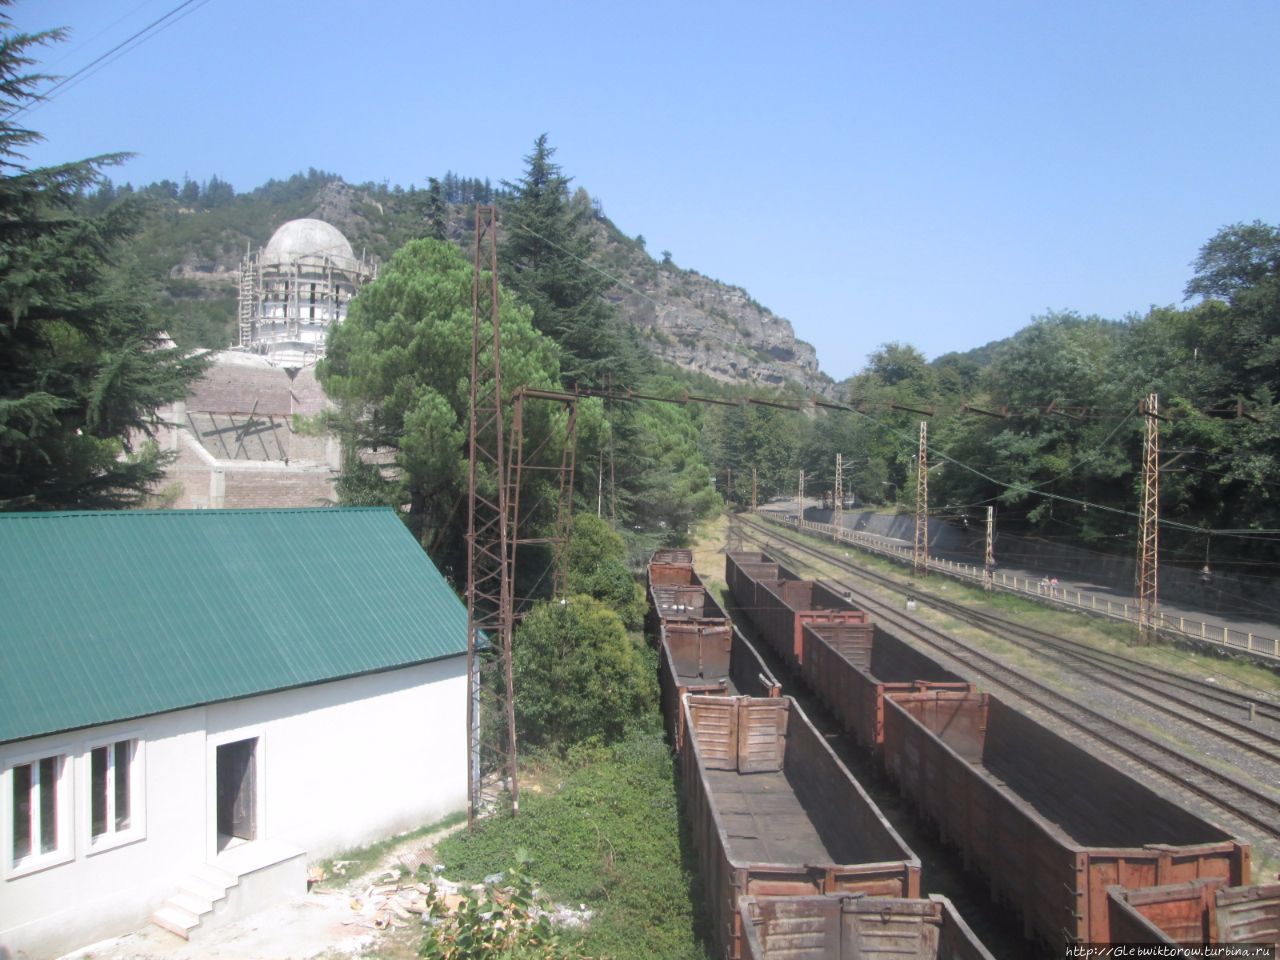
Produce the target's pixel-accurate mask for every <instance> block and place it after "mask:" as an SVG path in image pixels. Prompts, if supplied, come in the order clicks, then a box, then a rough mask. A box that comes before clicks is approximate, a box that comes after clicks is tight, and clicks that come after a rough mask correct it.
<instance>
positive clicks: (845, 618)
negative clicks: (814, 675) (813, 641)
mask: <svg viewBox="0 0 1280 960" xmlns="http://www.w3.org/2000/svg"><path fill="white" fill-rule="evenodd" d="M775 570H776V573H777V575H778V577H783V579H777V578H770V577H766V576H764V574H768V573H773V572H775ZM788 577H789V574H788V572H787V571H785V570H783V569H782V568H780V567H778V565H777V564H775V563H773V562H772V561H771V560H769V559H768V558H767V557H766V555H765V554H761V553H746V554H743V553H729V554H726V555H725V580H726V581H727V582H728V583H729V591H730V593H731V594H732V596H733V602H734V603H735V604H737V606H738V608H739V609H740V610H742V611H743V613H745V614H746V615H747V618H748V619H749V620H750V621H751V622H752V623H753V624H754V625H755V627H756V630H757V631H759V633H760V636H761V637H762V638H763V639H764V640H765V642H766V643H768V644H769V646H771V647H772V648H773V649H774V651H775V652H776V653H777V654H778V656H779V657H781V658H782V660H783V661H784V662H785V663H786V664H787V666H789V667H790V668H791V669H793V670H797V671H799V670H800V669H801V668H802V666H803V664H804V657H805V637H804V627H805V625H806V624H813V625H819V624H821V625H824V626H827V627H828V634H827V635H828V637H830V638H831V640H832V641H834V642H837V643H839V642H842V641H847V642H849V643H853V644H869V643H870V638H871V634H872V626H871V623H870V622H869V621H868V619H867V614H866V612H865V611H863V610H858V609H856V608H855V607H853V606H852V605H851V604H850V603H849V602H848V601H847V600H845V599H844V597H842V596H840V595H839V594H837V593H835V592H834V591H833V590H830V589H828V588H827V587H824V586H823V585H822V584H820V583H818V582H816V581H814V580H798V579H794V578H788ZM837 638H840V639H837Z"/></svg>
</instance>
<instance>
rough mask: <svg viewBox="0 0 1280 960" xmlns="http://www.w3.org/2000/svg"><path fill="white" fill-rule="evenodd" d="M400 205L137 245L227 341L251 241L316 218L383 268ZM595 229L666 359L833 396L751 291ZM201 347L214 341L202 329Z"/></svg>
mask: <svg viewBox="0 0 1280 960" xmlns="http://www.w3.org/2000/svg"><path fill="white" fill-rule="evenodd" d="M406 198H412V194H407V193H405V192H403V191H398V190H397V191H387V190H375V191H371V190H368V189H366V188H361V187H354V186H351V185H350V184H347V183H344V182H342V181H340V180H337V181H331V182H329V183H326V184H324V185H323V186H321V187H320V188H319V189H317V190H314V191H312V192H310V193H309V194H308V195H307V196H306V197H301V198H295V199H293V200H291V202H289V203H287V204H283V203H279V202H275V203H274V208H273V205H272V201H271V200H269V199H268V198H266V197H263V198H262V199H260V200H259V199H257V198H256V195H255V194H246V195H242V196H240V197H237V198H236V201H235V203H236V204H237V207H238V208H240V207H243V210H239V209H238V210H237V211H235V212H239V213H241V215H240V216H234V215H232V213H233V212H228V211H193V210H183V209H181V208H174V209H172V210H167V211H164V212H163V213H162V214H161V217H162V218H163V219H164V220H165V222H166V223H167V224H168V226H169V228H170V229H168V230H164V229H161V230H159V231H158V234H159V235H154V236H152V237H151V238H149V239H148V238H147V237H146V236H144V237H143V242H144V243H146V242H150V243H151V244H153V245H157V244H158V245H159V249H156V250H154V251H152V252H151V258H152V260H153V262H155V261H156V260H159V261H160V262H166V260H165V258H166V257H167V258H168V259H167V263H168V264H171V266H170V267H169V268H168V270H167V278H166V279H167V283H168V292H169V296H170V301H169V304H168V307H169V308H171V310H172V312H173V313H174V314H175V315H176V316H180V315H181V314H182V312H183V311H184V310H185V311H187V312H188V313H190V312H191V310H192V308H193V306H195V305H199V307H200V309H201V312H202V313H203V314H205V315H206V316H209V317H213V316H216V315H217V314H219V313H220V312H222V311H225V314H226V328H225V335H226V336H227V337H229V336H231V335H232V333H233V325H232V320H233V317H234V315H235V291H236V275H237V274H236V271H237V270H238V268H239V265H240V259H241V257H243V255H244V252H245V248H246V244H252V245H253V246H254V247H255V248H256V247H258V246H260V245H261V244H263V243H265V242H266V241H267V239H268V238H269V237H270V235H271V232H272V231H273V230H274V229H275V228H276V227H278V226H279V225H280V224H281V223H283V222H284V221H286V220H290V219H295V218H297V217H314V218H316V219H319V220H324V221H326V222H328V223H331V224H333V225H334V226H335V227H337V228H338V229H339V230H341V231H342V232H343V234H344V235H345V236H346V237H347V239H348V240H350V242H351V245H352V247H353V248H354V249H355V250H356V251H357V252H360V251H362V250H367V251H368V252H370V253H372V254H375V255H377V256H379V257H382V258H383V259H386V258H388V257H390V256H391V254H392V253H393V252H394V251H395V249H396V248H397V247H398V246H399V245H400V244H401V243H403V242H404V241H405V240H407V239H409V237H411V236H412V235H413V232H414V227H415V224H416V222H417V221H416V218H415V211H414V208H413V201H412V199H406ZM257 205H265V209H261V208H258V206H257ZM451 213H452V218H451V219H452V222H451V224H450V236H451V239H454V240H455V241H456V242H458V243H459V245H460V246H462V247H463V249H464V250H467V251H468V252H469V251H470V243H471V233H470V226H469V217H470V215H471V208H470V207H463V206H458V207H455V208H453V209H452V211H451ZM179 220H181V221H185V222H183V223H182V224H181V229H180V230H178V231H175V230H173V229H172V227H173V225H174V224H175V223H176V222H177V221H179ZM206 222H207V229H205V224H206ZM594 225H595V226H594V229H595V230H596V233H597V241H598V242H597V243H596V245H595V246H596V258H597V265H598V266H599V268H600V269H601V270H603V271H605V272H606V273H607V274H608V275H609V276H611V277H615V278H617V280H618V283H617V284H615V286H614V287H613V288H612V290H611V291H610V292H609V294H608V296H609V298H610V300H612V301H613V302H614V304H615V305H616V306H617V308H618V310H619V311H620V313H621V315H622V316H623V317H624V318H625V319H626V320H627V321H629V322H630V323H632V324H633V325H634V326H635V327H636V328H637V330H638V331H639V332H640V335H641V338H642V340H643V342H644V343H646V344H647V345H648V346H649V347H650V349H652V350H653V352H654V354H656V355H657V356H658V357H659V358H660V359H661V360H663V361H665V362H667V363H670V364H673V365H675V366H678V367H680V368H682V369H685V370H691V371H695V372H697V373H701V374H704V375H706V376H708V377H711V378H713V379H715V380H719V381H722V382H724V383H731V384H740V385H744V386H760V387H775V388H782V387H786V386H787V385H788V384H794V385H798V386H799V387H800V388H801V389H803V390H804V391H806V392H809V393H818V394H823V395H830V393H831V391H832V390H833V389H834V383H833V382H832V380H831V379H830V378H829V377H827V376H826V375H825V374H823V373H822V372H821V371H820V370H819V368H818V358H817V355H816V353H815V352H814V349H813V347H812V346H811V345H810V344H808V343H805V342H804V341H803V340H798V339H796V336H795V331H794V330H793V329H792V327H791V324H790V323H789V322H788V321H787V320H786V319H784V318H782V317H779V316H777V315H776V314H774V313H773V312H772V311H771V310H769V309H768V308H767V307H765V306H763V305H761V304H759V303H757V302H756V301H755V300H754V299H752V297H751V296H750V295H749V294H748V293H747V291H746V290H744V289H742V288H741V287H737V286H731V285H728V284H725V283H721V282H720V281H718V280H713V279H711V278H709V277H705V276H703V275H701V274H700V273H698V272H697V271H696V270H689V269H682V268H680V267H678V266H676V265H675V264H674V263H672V262H670V261H669V260H665V259H664V260H663V261H661V262H660V261H658V260H655V259H654V258H653V257H652V256H650V255H649V253H648V252H647V251H646V250H645V249H644V246H643V244H642V243H641V242H639V241H638V240H632V239H630V238H628V237H626V236H624V235H623V234H622V233H621V232H619V231H618V230H617V229H616V228H615V227H614V226H613V224H612V223H610V222H609V221H608V220H607V219H606V218H604V217H602V216H600V217H597V218H596V220H595V221H594ZM166 233H168V234H172V236H171V237H166V236H164V235H165V234H166ZM179 238H181V239H180V240H179ZM175 322H179V321H175ZM205 329H206V331H207V330H208V325H206V328H205ZM204 338H205V339H209V335H208V333H207V332H206V334H205V337H204ZM209 345H212V346H222V345H224V343H210V344H209Z"/></svg>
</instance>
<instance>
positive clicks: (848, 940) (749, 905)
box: [738, 894, 994, 960]
mask: <svg viewBox="0 0 1280 960" xmlns="http://www.w3.org/2000/svg"><path fill="white" fill-rule="evenodd" d="M738 914H739V923H740V924H741V926H742V960H994V958H993V957H992V956H991V954H990V953H988V952H987V949H986V947H984V946H983V945H982V943H981V942H980V941H979V940H978V938H977V937H975V936H974V935H973V931H972V930H970V929H969V925H968V924H967V923H965V922H964V919H963V918H962V917H961V916H960V914H958V913H957V912H956V909H955V907H954V906H952V904H951V901H950V900H948V899H947V898H946V897H940V896H937V895H936V894H934V895H931V896H930V897H929V898H928V899H925V900H906V899H901V898H887V897H863V896H843V895H841V896H825V897H741V898H739V900H738Z"/></svg>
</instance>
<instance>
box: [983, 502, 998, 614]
mask: <svg viewBox="0 0 1280 960" xmlns="http://www.w3.org/2000/svg"><path fill="white" fill-rule="evenodd" d="M995 588H996V508H995V507H987V549H986V551H985V553H984V554H983V559H982V589H983V590H986V591H987V592H988V593H990V592H991V591H992V590H994V589H995Z"/></svg>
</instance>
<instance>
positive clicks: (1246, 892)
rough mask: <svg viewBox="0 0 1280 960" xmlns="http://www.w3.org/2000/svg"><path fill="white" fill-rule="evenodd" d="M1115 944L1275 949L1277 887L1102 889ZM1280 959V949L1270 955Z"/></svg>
mask: <svg viewBox="0 0 1280 960" xmlns="http://www.w3.org/2000/svg"><path fill="white" fill-rule="evenodd" d="M1107 906H1108V911H1109V914H1110V920H1111V936H1112V938H1113V939H1114V940H1115V941H1116V942H1125V943H1164V944H1204V943H1212V944H1218V943H1270V944H1273V945H1275V944H1280V883H1265V884H1259V885H1257V886H1250V887H1228V886H1227V882H1226V881H1225V880H1223V879H1221V878H1210V879H1205V880H1193V881H1191V882H1190V883H1174V884H1168V885H1166V886H1162V887H1145V888H1141V889H1135V890H1126V889H1125V888H1124V887H1119V886H1115V887H1109V888H1108V889H1107ZM1273 955H1275V956H1280V946H1277V947H1275V948H1274V950H1273Z"/></svg>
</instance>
